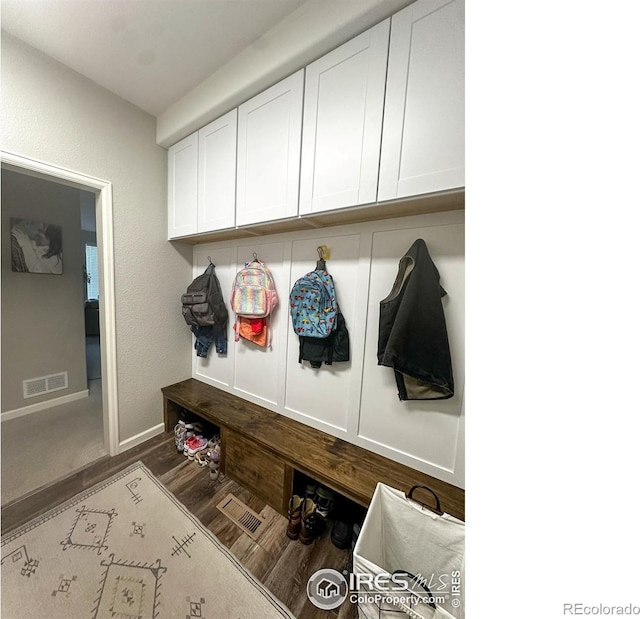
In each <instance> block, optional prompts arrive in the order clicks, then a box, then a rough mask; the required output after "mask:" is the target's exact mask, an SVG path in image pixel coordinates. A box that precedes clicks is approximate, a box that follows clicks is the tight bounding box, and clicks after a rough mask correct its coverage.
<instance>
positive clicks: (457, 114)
mask: <svg viewBox="0 0 640 619" xmlns="http://www.w3.org/2000/svg"><path fill="white" fill-rule="evenodd" d="M463 186H464V2H463V0H418V2H415V3H414V4H412V5H410V6H408V7H407V8H405V9H403V10H402V11H400V12H399V13H397V14H396V15H394V16H393V17H392V19H391V39H390V44H389V68H388V73H387V93H386V100H385V111H384V123H383V131H382V151H381V161H380V180H379V187H378V200H379V201H383V200H390V199H394V198H400V197H404V196H411V195H417V194H427V193H432V192H437V191H443V190H447V189H454V188H460V187H463Z"/></svg>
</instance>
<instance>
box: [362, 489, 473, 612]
mask: <svg viewBox="0 0 640 619" xmlns="http://www.w3.org/2000/svg"><path fill="white" fill-rule="evenodd" d="M416 488H424V489H425V490H427V491H429V492H431V494H433V496H434V497H435V500H436V507H435V508H431V507H427V506H426V505H424V504H422V503H419V502H417V501H416V500H414V499H413V498H412V497H413V493H414V490H416ZM464 543H465V526H464V522H462V521H461V520H458V519H457V518H454V517H453V516H450V515H449V514H443V513H442V511H441V510H440V501H439V500H438V497H437V496H436V495H435V493H434V492H433V491H432V490H431V489H429V488H426V486H415V487H414V488H412V489H411V491H410V492H409V494H408V495H407V496H405V495H404V494H403V493H402V492H400V491H399V490H396V489H395V488H391V487H389V486H385V485H384V484H380V483H379V484H378V485H377V487H376V490H375V492H374V495H373V499H372V500H371V505H370V506H369V510H368V512H367V516H366V518H365V520H364V524H363V525H362V530H361V532H360V535H359V537H358V541H357V543H356V546H355V549H354V551H353V572H354V575H355V576H354V579H355V582H356V583H357V586H358V592H357V597H358V613H359V617H360V619H403V618H404V617H411V618H412V619H436V618H437V619H445V618H446V619H451V618H455V619H464V593H463V587H464ZM403 574H408V575H403ZM412 577H415V578H412ZM353 595H356V592H355V591H354V592H353Z"/></svg>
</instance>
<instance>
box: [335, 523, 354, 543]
mask: <svg viewBox="0 0 640 619" xmlns="http://www.w3.org/2000/svg"><path fill="white" fill-rule="evenodd" d="M352 539H353V525H352V524H351V523H349V522H343V521H341V520H336V521H335V522H334V523H333V528H332V529H331V543H332V544H333V545H334V546H335V547H336V548H340V550H346V549H347V548H349V547H350V546H351V541H352Z"/></svg>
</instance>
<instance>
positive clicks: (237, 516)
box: [216, 494, 264, 539]
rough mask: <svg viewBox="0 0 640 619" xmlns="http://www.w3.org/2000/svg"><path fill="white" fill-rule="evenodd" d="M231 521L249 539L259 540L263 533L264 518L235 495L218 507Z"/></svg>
mask: <svg viewBox="0 0 640 619" xmlns="http://www.w3.org/2000/svg"><path fill="white" fill-rule="evenodd" d="M216 507H217V508H218V509H219V510H220V511H221V512H222V513H223V514H224V515H225V516H226V517H227V518H229V520H231V521H232V522H234V523H235V524H236V525H238V526H239V527H240V528H241V529H242V530H243V531H244V532H245V533H246V534H247V535H248V536H249V537H252V538H253V539H258V535H259V534H260V533H261V532H262V528H261V527H262V525H263V524H264V518H263V517H262V516H259V515H258V514H256V513H255V512H254V511H253V510H252V509H249V508H248V507H247V506H246V505H245V504H244V503H243V502H242V501H240V500H239V499H237V498H236V497H235V496H233V494H228V495H227V496H225V497H224V499H222V501H220V503H218V505H217V506H216Z"/></svg>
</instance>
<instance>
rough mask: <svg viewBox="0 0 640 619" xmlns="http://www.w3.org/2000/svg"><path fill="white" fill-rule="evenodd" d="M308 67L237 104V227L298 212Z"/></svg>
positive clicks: (289, 215)
mask: <svg viewBox="0 0 640 619" xmlns="http://www.w3.org/2000/svg"><path fill="white" fill-rule="evenodd" d="M303 77H304V69H301V70H300V71H298V72H297V73H294V74H293V75H291V76H290V77H288V78H287V79H285V80H283V81H281V82H279V83H278V84H276V85H275V86H272V87H271V88H269V89H267V90H265V91H264V92H262V93H260V94H259V95H257V96H256V97H254V98H253V99H250V100H249V101H247V102H246V103H243V104H242V105H241V106H240V107H239V108H238V179H237V205H236V225H238V226H242V225H247V224H254V223H260V222H264V221H271V220H275V219H283V218H286V217H295V216H296V215H297V214H298V186H299V176H300V140H301V133H302V91H303Z"/></svg>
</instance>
